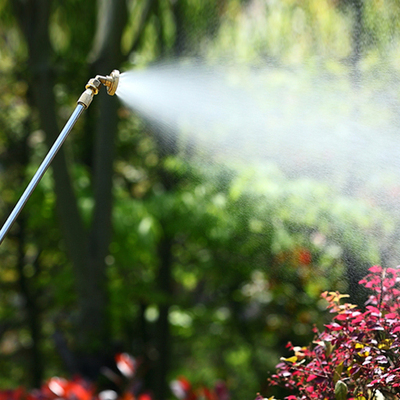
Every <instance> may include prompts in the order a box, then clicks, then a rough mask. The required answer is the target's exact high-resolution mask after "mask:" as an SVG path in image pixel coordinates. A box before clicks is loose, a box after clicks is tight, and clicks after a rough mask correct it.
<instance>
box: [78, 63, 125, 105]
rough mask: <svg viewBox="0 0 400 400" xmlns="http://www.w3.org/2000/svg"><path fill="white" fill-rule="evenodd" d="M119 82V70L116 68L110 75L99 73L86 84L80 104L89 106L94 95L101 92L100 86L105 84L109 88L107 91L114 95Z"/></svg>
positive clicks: (79, 100)
mask: <svg viewBox="0 0 400 400" xmlns="http://www.w3.org/2000/svg"><path fill="white" fill-rule="evenodd" d="M118 83H119V71H118V70H117V69H114V71H112V72H111V74H110V75H107V76H101V75H97V76H96V77H95V78H92V79H90V80H89V82H88V83H87V84H86V90H85V91H84V92H83V93H82V95H81V97H79V99H78V104H81V105H82V106H83V107H85V108H88V107H89V105H90V103H91V102H92V100H93V97H94V96H95V95H96V94H97V93H99V87H100V86H101V85H104V86H105V87H106V89H107V93H108V94H109V95H110V96H113V95H114V94H115V92H116V91H117V87H118Z"/></svg>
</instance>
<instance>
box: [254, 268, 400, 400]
mask: <svg viewBox="0 0 400 400" xmlns="http://www.w3.org/2000/svg"><path fill="white" fill-rule="evenodd" d="M399 282H400V269H395V268H387V269H384V268H382V267H381V266H373V267H371V268H370V269H369V274H368V275H367V276H366V277H365V278H364V279H362V280H361V281H360V282H359V283H360V284H361V285H363V286H364V287H366V288H368V289H371V290H372V292H373V293H372V294H371V295H370V296H369V299H368V300H367V302H366V304H365V309H361V308H360V307H358V306H356V305H354V304H350V303H344V304H342V299H343V298H346V297H349V296H348V295H345V294H340V293H339V292H324V293H322V297H323V298H324V299H325V300H326V301H327V302H328V306H327V308H328V309H329V310H330V312H331V313H333V314H334V316H333V318H332V322H331V323H329V324H326V325H325V329H324V330H323V331H322V332H319V331H318V329H317V328H314V330H315V334H316V336H315V339H314V341H313V342H312V344H310V345H309V346H307V347H298V346H293V345H292V344H291V343H289V344H288V345H287V347H288V348H289V349H290V350H292V351H293V352H294V355H293V356H291V357H289V358H281V362H280V363H279V364H278V365H277V372H276V373H275V374H273V375H272V377H271V378H270V384H271V385H278V386H282V387H285V388H287V389H288V390H289V391H290V394H289V395H288V396H287V397H286V399H288V400H300V399H301V400H310V399H321V400H322V399H324V400H328V399H329V400H330V399H336V400H345V399H356V400H370V399H376V400H383V399H395V398H399V387H400V357H399V354H400V335H399V332H400V290H399ZM259 397H261V396H259Z"/></svg>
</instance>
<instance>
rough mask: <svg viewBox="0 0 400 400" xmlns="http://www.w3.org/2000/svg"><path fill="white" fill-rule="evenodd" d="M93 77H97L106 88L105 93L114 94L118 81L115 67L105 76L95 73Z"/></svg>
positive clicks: (117, 72)
mask: <svg viewBox="0 0 400 400" xmlns="http://www.w3.org/2000/svg"><path fill="white" fill-rule="evenodd" d="M95 79H98V80H99V81H100V82H101V83H102V84H103V85H104V86H105V87H106V88H107V93H108V94H109V95H110V96H114V94H115V92H116V91H117V87H118V83H119V71H118V70H117V69H114V71H113V72H111V74H110V75H107V76H101V75H97V76H96V78H95Z"/></svg>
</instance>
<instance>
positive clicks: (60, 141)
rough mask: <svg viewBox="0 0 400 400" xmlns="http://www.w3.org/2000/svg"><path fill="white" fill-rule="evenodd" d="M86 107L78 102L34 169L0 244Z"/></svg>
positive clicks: (0, 235)
mask: <svg viewBox="0 0 400 400" xmlns="http://www.w3.org/2000/svg"><path fill="white" fill-rule="evenodd" d="M85 108H86V107H85V106H84V105H83V104H81V103H79V104H78V105H77V106H76V108H75V110H74V112H73V113H72V115H71V117H70V118H69V120H68V121H67V123H66V124H65V126H64V129H63V130H62V131H61V133H60V135H59V136H58V138H57V140H56V141H55V142H54V144H53V146H52V147H51V149H50V150H49V152H48V153H47V156H46V157H45V159H44V160H43V161H42V163H41V164H40V166H39V168H38V170H37V171H36V173H35V175H34V176H33V178H32V179H31V181H30V182H29V185H28V186H27V187H26V189H25V191H24V193H23V194H22V196H21V198H20V199H19V200H18V203H17V204H16V205H15V207H14V209H13V210H12V212H11V214H10V216H9V217H8V218H7V220H6V222H5V223H4V225H3V227H2V228H1V230H0V244H1V243H2V242H3V240H4V237H5V236H6V235H7V233H8V231H9V230H10V228H11V226H12V225H13V223H14V222H15V220H16V219H17V217H18V215H19V213H20V212H21V211H22V209H23V208H24V206H25V204H26V202H27V201H28V199H29V197H30V196H31V194H32V192H33V191H34V190H35V188H36V186H37V185H38V183H39V182H40V180H41V179H42V177H43V175H44V173H45V172H46V171H47V169H48V168H49V166H50V163H51V162H52V161H53V159H54V157H55V155H56V154H57V153H58V150H60V148H61V146H62V144H63V143H64V142H65V139H66V138H67V136H68V135H69V133H70V132H71V129H72V128H73V127H74V125H75V122H76V121H77V120H78V118H79V117H80V115H81V114H82V111H83V110H84V109H85Z"/></svg>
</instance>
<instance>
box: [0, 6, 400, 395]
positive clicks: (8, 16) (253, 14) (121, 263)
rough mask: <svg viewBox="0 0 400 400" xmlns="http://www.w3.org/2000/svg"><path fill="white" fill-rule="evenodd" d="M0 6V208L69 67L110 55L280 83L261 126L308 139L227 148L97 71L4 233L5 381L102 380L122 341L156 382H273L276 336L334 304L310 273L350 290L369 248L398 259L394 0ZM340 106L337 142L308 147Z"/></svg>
mask: <svg viewBox="0 0 400 400" xmlns="http://www.w3.org/2000/svg"><path fill="white" fill-rule="evenodd" d="M0 21H1V23H0V71H1V73H0V88H1V90H0V175H1V179H0V193H1V195H0V215H1V220H2V221H4V220H5V219H6V217H7V216H8V214H9V213H10V211H11V209H12V208H13V206H14V205H15V203H16V202H17V200H18V199H19V196H20V195H21V193H22V191H23V189H24V188H25V186H26V184H27V183H28V182H29V180H30V178H31V177H32V175H33V173H34V172H35V171H36V168H37V167H38V165H39V164H40V162H41V160H42V159H43V157H44V156H45V154H46V153H47V150H48V149H49V146H50V145H51V144H52V143H53V142H54V140H55V138H56V137H57V136H58V134H59V132H60V130H61V129H62V127H63V125H64V124H65V122H66V120H67V119H68V118H69V116H70V114H71V112H72V111H73V109H74V107H75V104H76V100H77V98H78V97H79V95H80V94H81V92H82V91H83V90H84V85H85V83H86V82H87V81H88V79H89V78H91V77H93V76H95V75H97V74H102V75H106V74H109V73H110V72H111V71H112V70H113V69H115V68H117V69H120V70H121V71H128V70H131V69H134V70H146V69H147V68H148V67H150V66H154V65H157V63H160V62H162V63H170V64H169V65H171V63H174V62H177V61H179V62H190V63H200V64H201V65H203V66H204V65H206V66H207V65H214V66H215V65H219V66H223V68H225V67H224V66H229V68H232V66H233V65H236V66H240V68H241V71H247V73H248V74H250V75H251V76H252V77H253V76H256V77H257V78H256V79H255V80H251V84H252V85H253V86H259V85H258V82H262V83H263V84H264V83H265V82H266V81H268V82H269V85H270V87H271V85H272V86H274V85H275V86H274V87H275V88H276V85H280V86H279V87H280V88H283V89H280V91H279V93H280V94H282V93H292V92H290V91H291V90H294V91H295V92H294V94H293V95H291V96H287V97H286V98H282V97H280V96H276V100H277V102H278V103H277V105H276V104H275V107H277V108H278V109H280V105H282V107H286V108H285V109H286V110H288V109H289V111H290V107H291V108H292V109H293V110H292V111H293V113H289V115H290V116H291V117H290V121H292V122H291V123H290V124H289V123H288V118H287V115H288V114H285V113H283V114H282V115H280V114H279V112H277V113H275V124H276V126H277V128H276V129H277V131H276V132H280V133H282V132H283V128H282V127H285V126H286V127H287V128H285V129H287V130H290V132H292V133H296V132H297V131H296V129H299V132H300V131H301V132H302V135H303V134H304V135H305V136H302V138H304V139H303V141H304V142H306V143H307V145H308V147H310V148H311V147H312V145H313V146H314V147H313V153H312V154H313V155H314V156H308V155H307V154H308V153H306V152H301V154H298V153H297V151H296V148H297V147H296V146H297V145H296V146H295V148H292V147H291V148H290V151H287V152H285V151H284V147H285V143H281V144H279V146H281V147H280V148H279V150H277V151H276V152H275V151H272V152H271V153H263V156H262V162H260V163H258V164H257V165H255V164H253V163H250V162H246V159H247V160H248V159H251V155H250V156H249V155H248V154H247V155H246V156H245V158H244V159H240V160H239V158H240V157H238V158H236V159H235V160H233V161H232V158H229V157H225V155H224V153H223V152H221V151H217V149H216V148H214V147H213V146H207V144H206V145H204V146H201V147H197V145H196V143H192V142H191V141H190V140H189V141H182V140H181V139H180V138H181V136H180V135H181V134H182V132H180V131H179V129H177V128H174V127H173V126H172V125H168V126H164V125H163V124H162V123H154V121H150V120H149V119H148V118H144V117H143V116H141V114H140V113H135V110H131V109H129V108H128V107H127V106H126V105H125V104H124V103H123V102H121V101H119V99H118V98H116V96H115V97H109V96H107V94H106V93H105V91H104V90H102V91H101V93H100V94H99V95H98V96H96V97H95V99H94V101H93V104H92V105H91V107H90V108H89V109H88V110H87V111H85V113H84V114H83V116H82V117H81V118H80V120H79V121H78V123H77V125H76V126H75V128H74V129H73V132H72V134H71V136H70V137H69V139H68V140H67V142H66V143H65V144H64V147H63V149H62V151H61V152H60V154H59V155H58V156H57V157H56V159H55V160H54V161H53V164H52V168H51V170H49V171H48V172H47V173H46V175H45V177H44V179H43V180H42V182H41V183H40V185H39V186H38V188H37V189H36V191H35V192H34V194H33V196H32V197H31V199H30V200H29V202H28V204H27V205H26V207H25V209H24V211H23V212H22V214H21V215H20V216H19V218H18V220H17V223H16V224H15V226H14V227H13V229H12V230H11V232H10V234H9V235H8V236H7V238H6V240H5V241H4V242H3V244H2V245H1V246H0V355H1V356H0V370H1V371H2V372H1V374H0V388H2V389H5V388H16V387H20V386H24V387H27V388H37V387H40V385H41V383H42V382H43V381H44V380H45V379H48V378H49V377H52V376H56V375H60V376H66V377H72V376H75V375H79V376H82V377H85V378H87V379H89V380H92V381H95V382H98V385H99V387H102V385H103V386H104V387H105V388H106V387H108V386H107V383H105V379H104V367H107V366H109V368H111V366H110V365H111V364H112V362H113V357H114V355H115V354H117V353H121V352H128V353H130V354H132V355H133V356H134V357H135V359H136V360H137V362H138V364H140V369H138V371H140V372H138V374H139V376H138V378H137V380H138V382H139V383H140V387H141V389H140V390H141V391H149V392H150V393H151V394H152V396H153V398H154V399H156V400H159V399H165V398H173V394H172V393H171V390H170V387H169V383H170V382H171V381H172V380H174V379H175V378H176V377H177V376H181V375H184V376H185V377H186V378H187V379H188V380H189V381H190V382H192V384H193V385H205V386H207V387H212V386H214V385H215V383H216V382H217V381H219V380H222V381H224V382H225V383H226V385H227V387H228V389H229V391H230V394H231V398H232V399H239V398H253V397H255V394H256V393H257V392H262V393H263V395H269V394H270V393H272V392H270V389H269V388H268V382H267V378H268V376H269V374H270V372H271V371H273V369H274V366H275V365H276V363H277V362H278V361H279V358H280V357H281V356H287V354H288V352H287V350H286V349H285V345H286V343H287V341H289V340H290V341H291V342H292V343H293V344H295V345H305V344H306V343H308V342H309V341H310V339H312V337H313V331H312V328H313V326H314V324H316V325H317V326H318V327H320V328H321V327H323V323H324V321H326V320H327V318H328V317H329V316H328V315H327V313H326V312H325V311H324V306H325V304H324V303H323V302H321V300H320V297H319V295H320V293H321V291H324V290H331V291H334V290H340V291H341V292H343V293H350V294H351V301H352V302H357V303H359V304H362V303H363V301H364V300H365V299H366V294H365V293H363V292H360V290H359V289H358V281H359V279H361V277H363V276H364V274H365V271H366V269H367V268H368V267H369V266H371V265H373V264H374V263H382V264H384V265H388V266H395V265H397V264H396V262H397V260H396V259H397V258H398V257H397V256H398V254H399V252H398V245H399V243H398V238H399V235H400V232H399V229H398V220H399V216H400V215H399V207H398V201H399V199H398V197H399V194H400V179H399V176H398V171H400V168H399V167H400V166H399V162H398V152H397V149H399V147H400V146H399V144H398V143H399V140H398V137H399V121H400V119H399V117H400V115H399V108H398V98H399V97H398V96H399V89H400V85H399V83H400V81H399V77H400V75H399V69H400V49H399V46H398V44H399V38H400V4H399V2H398V1H396V0H98V1H94V0H52V1H51V0H9V1H6V0H0ZM188 60H189V61H188ZM226 68H227V69H228V67H226ZM254 74H256V75H254ZM250 75H247V76H250ZM300 77H301V78H300ZM285 88H287V91H288V92H286V89H285ZM282 90H283V91H282ZM315 93H317V94H316V95H315V96H314V94H315ZM321 93H328V94H329V93H331V94H333V96H332V97H329V99H328V100H323V101H320V99H321V98H323V99H325V97H323V95H321ZM310 96H311V97H310ZM321 96H322V97H321ZM279 102H280V103H279ZM308 102H309V103H308ZM308 104H309V107H310V108H309V110H310V112H309V113H308V114H305V113H303V112H302V110H306V109H307V107H308ZM313 104H323V107H322V109H321V108H315V107H314V106H313ZM287 107H289V108H287ZM313 110H314V111H313ZM193 111H194V113H195V112H196V110H193ZM360 115H361V116H360ZM343 116H345V117H346V118H345V119H343V118H342V117H343ZM339 120H340V121H341V122H340V124H341V125H340V126H341V128H343V129H341V130H340V132H336V131H335V132H336V133H335V134H336V135H337V137H338V138H339V139H340V138H343V136H346V135H347V136H346V138H347V139H346V140H347V142H346V141H344V142H338V140H339V139H338V140H336V139H335V136H333V140H332V141H331V142H327V143H328V144H327V146H328V147H320V146H322V145H321V143H320V142H319V141H318V139H317V138H321V137H324V134H325V133H326V132H331V131H330V129H331V128H330V127H332V126H334V127H335V126H337V121H339ZM296 121H297V122H298V121H302V124H303V125H302V126H301V129H300V128H298V124H297V122H296ZM304 121H308V122H307V124H305V122H304ZM357 121H361V122H362V124H364V125H365V126H367V128H368V129H364V130H360V124H358V125H357V124H356V122H357ZM288 124H289V127H288ZM362 124H361V125H362ZM280 128H282V130H279V129H280ZM240 129H241V131H240V132H239V134H240V135H241V136H244V135H246V127H245V126H242V127H241V128H240ZM167 131H168V135H167ZM313 132H314V133H315V134H312V133H313ZM225 133H226V132H224V134H225ZM306 133H307V135H306ZM236 134H238V132H236ZM185 135H186V137H187V136H188V134H187V132H186V133H185ZM349 135H350V136H349ZM189 136H190V135H189ZM269 137H272V138H273V137H274V132H272V133H271V136H269ZM349 138H350V139H349ZM360 138H361V139H360ZM271 140H272V139H271ZM285 140H286V139H284V141H285ZM286 142H288V141H287V140H286ZM359 142H362V143H361V144H360V143H359ZM332 143H342V144H343V143H344V145H342V146H341V147H340V146H339V147H338V148H335V152H334V153H335V154H336V155H340V156H341V157H340V158H337V157H336V158H335V157H334V158H333V160H334V161H333V164H332V161H331V162H330V163H328V161H327V160H328V159H329V157H330V153H329V154H328V153H327V151H326V149H327V148H328V149H333V144H332ZM346 143H347V144H348V145H349V146H350V144H354V143H358V144H357V146H355V147H354V148H353V147H348V146H347V145H346ZM253 144H254V145H255V147H257V142H255V143H253ZM286 144H287V145H288V144H289V143H286ZM266 146H268V140H267V145H266ZM359 146H361V147H359ZM397 146H399V147H397ZM310 148H308V150H307V151H311V150H310ZM273 149H276V147H273ZM360 149H361V150H360ZM303 150H304V149H303ZM304 151H305V150H304ZM278 152H279V158H278V157H277V154H278ZM233 154H235V152H233ZM315 155H318V156H319V157H316V156H315ZM282 160H284V162H282ZM251 161H253V160H251ZM339 161H340V162H339ZM335 163H337V165H336V164H335ZM317 172H320V173H321V174H319V173H317ZM321 176H322V178H323V179H322V178H321ZM333 182H335V184H333Z"/></svg>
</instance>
